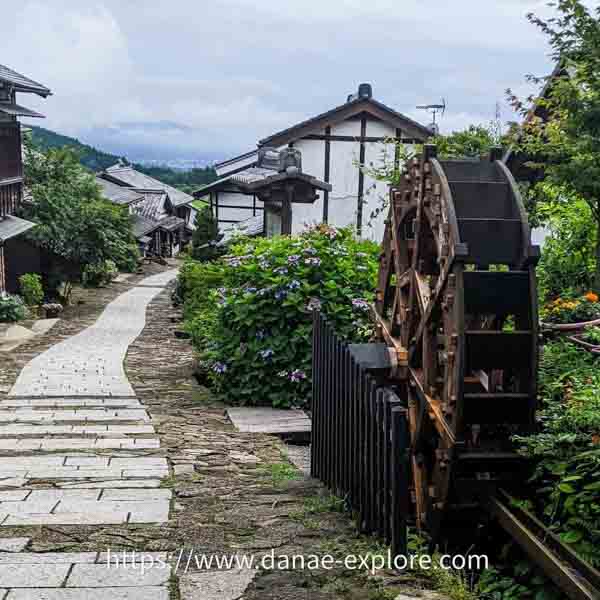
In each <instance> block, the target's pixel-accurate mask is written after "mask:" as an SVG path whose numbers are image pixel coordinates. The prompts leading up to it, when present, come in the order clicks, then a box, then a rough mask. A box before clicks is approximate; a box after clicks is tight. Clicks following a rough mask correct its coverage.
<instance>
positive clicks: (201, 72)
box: [0, 0, 551, 157]
mask: <svg viewBox="0 0 600 600" xmlns="http://www.w3.org/2000/svg"><path fill="white" fill-rule="evenodd" d="M545 4H546V0H486V1H485V2H481V0H478V1H476V0H460V1H458V2H446V1H444V0H402V2H398V1H397V0H371V1H370V2H368V3H365V2H364V0H328V1H327V2H324V1H323V0H302V1H300V0H288V1H287V2H275V3H256V2H255V0H211V2H204V3H200V2H197V0H178V1H177V2H176V3H171V4H168V3H165V2H164V1H163V0H127V1H126V2H123V0H96V1H89V0H86V2H85V3H82V2H80V1H76V0H53V1H52V3H49V2H43V1H41V0H26V1H25V3H24V5H23V6H22V8H21V9H20V10H19V11H18V12H17V14H16V16H15V19H14V21H12V20H11V22H7V20H4V21H2V22H1V23H0V34H2V37H3V40H4V44H3V46H4V48H5V50H4V51H3V54H2V57H1V58H0V62H2V63H5V64H8V65H9V66H12V67H13V68H15V69H17V70H21V71H22V72H24V73H26V74H28V75H30V76H32V77H33V78H38V79H39V80H40V81H41V82H43V83H45V84H46V85H48V86H50V87H51V88H52V89H53V91H54V93H55V95H54V96H53V97H52V98H50V99H49V100H47V101H41V100H39V101H36V100H33V99H31V100H30V99H27V102H26V104H27V105H31V106H32V108H38V109H39V110H41V112H43V113H45V114H46V115H47V116H48V119H47V122H46V123H45V124H44V125H45V126H48V127H49V128H54V129H57V130H59V131H61V132H63V133H67V134H71V135H77V136H79V137H80V138H82V139H84V140H85V141H87V142H90V143H97V144H100V143H102V144H108V145H110V147H111V148H113V149H116V150H117V151H125V150H127V148H132V147H133V146H135V149H136V153H137V152H141V153H143V152H144V148H147V149H148V152H150V149H152V152H153V154H155V152H156V149H157V148H158V149H160V148H164V149H165V153H170V154H174V153H179V154H182V155H186V156H187V157H193V156H194V154H195V153H206V152H214V153H215V154H223V153H233V152H237V151H243V150H245V149H249V148H251V147H253V146H254V144H255V143H256V140H257V139H259V138H262V137H264V136H266V135H268V134H270V133H272V132H274V131H277V130H279V129H282V128H284V127H287V126H289V125H291V124H293V123H294V122H297V121H300V120H302V119H304V118H306V117H309V116H312V115H314V114H317V113H319V112H322V111H324V110H327V109H329V108H332V107H333V106H335V105H337V104H340V103H342V102H343V101H344V100H345V98H346V95H347V94H348V93H351V92H353V91H354V90H355V89H356V87H357V85H358V83H360V82H361V81H370V82H372V83H373V86H374V91H375V96H376V97H377V98H378V99H379V100H381V101H383V102H385V103H387V104H389V105H390V106H392V107H394V108H395V109H397V110H399V111H401V112H405V113H407V114H408V115H409V116H411V117H413V118H416V119H417V120H420V121H422V122H428V120H429V117H428V116H427V115H425V114H423V113H421V112H419V111H417V110H416V109H415V106H416V105H417V104H422V103H428V102H437V101H438V100H439V99H440V98H442V97H444V98H446V100H447V102H448V112H447V113H446V116H445V117H444V119H443V120H442V122H441V125H442V129H443V130H451V129H455V128H459V127H462V126H464V125H467V124H470V123H472V122H475V123H482V122H483V123H485V122H488V121H489V120H490V119H491V118H492V117H493V115H494V110H495V105H496V102H498V101H500V102H501V103H503V102H504V92H505V90H506V88H508V87H513V88H515V87H517V86H519V88H518V89H522V90H527V89H528V88H527V87H526V86H524V84H523V77H524V74H525V73H527V72H535V73H537V74H544V73H546V72H548V71H549V70H550V67H551V65H550V60H549V59H548V56H547V54H548V49H547V47H546V46H545V41H544V39H543V37H542V36H541V35H540V34H539V32H538V31H537V30H536V28H535V27H533V26H531V25H530V24H529V23H528V22H527V20H526V18H525V15H526V13H527V12H529V11H531V10H533V11H536V12H539V11H547V10H548V9H547V8H546V7H545ZM503 112H504V114H505V115H506V118H507V120H508V119H510V118H512V117H511V115H510V113H509V111H508V109H507V108H506V106H505V105H504V104H503ZM167 125H168V126H167Z"/></svg>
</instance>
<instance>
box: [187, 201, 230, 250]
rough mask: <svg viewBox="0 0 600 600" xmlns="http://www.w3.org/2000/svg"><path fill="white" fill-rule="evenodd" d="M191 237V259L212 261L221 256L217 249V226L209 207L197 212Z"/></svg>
mask: <svg viewBox="0 0 600 600" xmlns="http://www.w3.org/2000/svg"><path fill="white" fill-rule="evenodd" d="M194 226H195V229H194V233H193V235H192V250H191V254H192V257H193V258H195V259H196V260H202V261H203V260H212V259H213V258H216V257H217V256H219V254H221V253H222V252H220V250H219V248H218V247H217V245H216V243H217V238H218V236H219V225H218V223H217V220H216V219H215V217H214V215H213V214H212V210H211V209H210V207H208V206H205V207H204V208H202V209H201V210H198V213H197V214H196V220H195V222H194Z"/></svg>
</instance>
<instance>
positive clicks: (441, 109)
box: [417, 98, 446, 134]
mask: <svg viewBox="0 0 600 600" xmlns="http://www.w3.org/2000/svg"><path fill="white" fill-rule="evenodd" d="M417 108H418V109H419V110H426V111H427V112H428V113H429V114H431V115H433V123H432V124H431V125H430V129H432V130H433V131H434V132H435V133H436V134H437V133H438V132H439V127H438V125H437V115H438V113H439V114H440V116H441V117H443V116H444V113H445V112H446V99H445V98H442V101H441V102H440V104H419V105H418V106H417Z"/></svg>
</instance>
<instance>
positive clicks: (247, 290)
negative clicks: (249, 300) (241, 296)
mask: <svg viewBox="0 0 600 600" xmlns="http://www.w3.org/2000/svg"><path fill="white" fill-rule="evenodd" d="M244 291H245V292H246V293H247V294H255V293H256V291H257V290H256V288H255V287H248V288H246V289H245V290H244Z"/></svg>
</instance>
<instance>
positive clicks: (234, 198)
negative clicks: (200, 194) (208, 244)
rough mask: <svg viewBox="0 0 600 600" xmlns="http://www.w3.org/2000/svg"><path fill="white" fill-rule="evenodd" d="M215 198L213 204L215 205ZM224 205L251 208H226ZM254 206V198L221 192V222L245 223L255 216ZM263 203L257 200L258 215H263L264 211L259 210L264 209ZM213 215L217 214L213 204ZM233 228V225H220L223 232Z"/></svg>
mask: <svg viewBox="0 0 600 600" xmlns="http://www.w3.org/2000/svg"><path fill="white" fill-rule="evenodd" d="M214 200H215V198H214V196H213V203H214ZM222 204H227V205H228V206H234V207H242V206H246V207H250V209H248V208H224V207H223V206H222ZM252 205H253V196H249V195H245V194H230V193H228V192H219V220H220V221H221V220H226V221H236V222H239V221H245V220H246V219H250V218H251V217H253V216H254V213H253V211H252ZM262 205H263V204H262V202H261V201H260V200H256V208H257V211H256V214H257V215H259V214H262V211H260V210H258V209H259V208H262ZM213 214H216V211H215V206H214V204H213ZM231 226H232V223H221V224H220V225H219V227H220V229H221V230H222V231H225V230H226V229H229V228H230V227H231Z"/></svg>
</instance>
